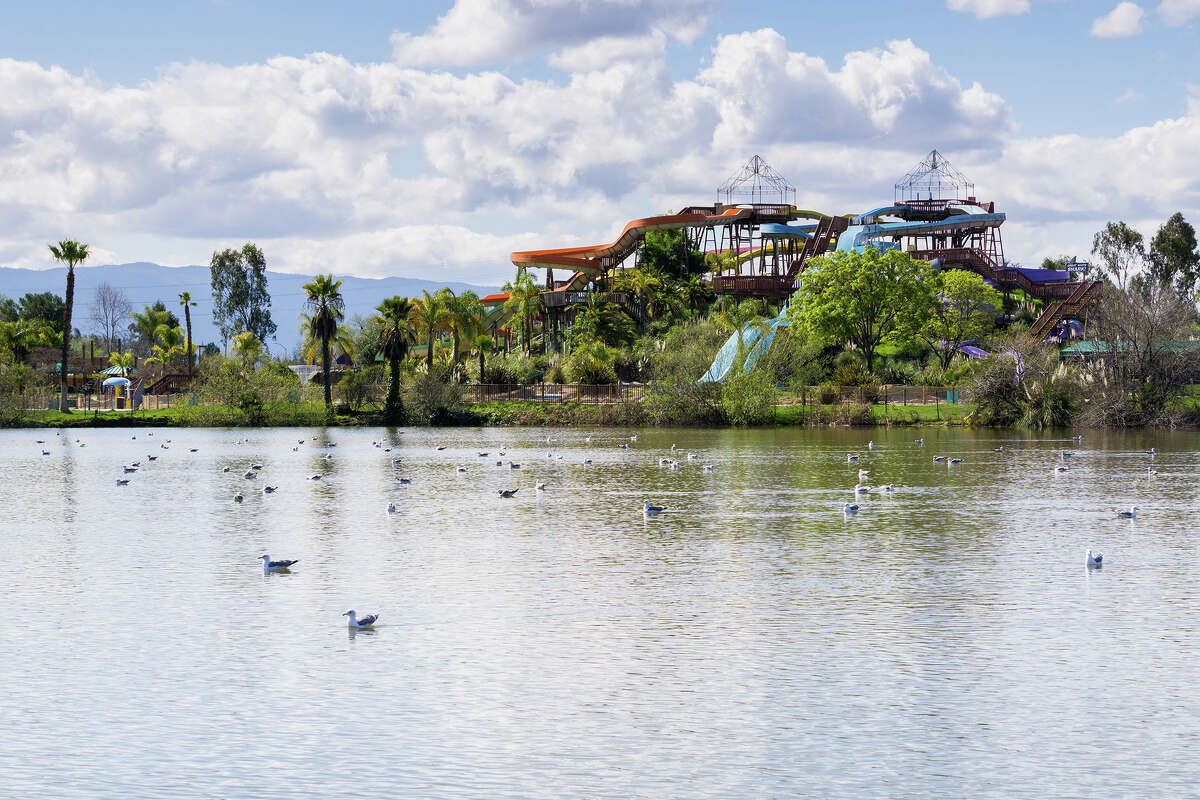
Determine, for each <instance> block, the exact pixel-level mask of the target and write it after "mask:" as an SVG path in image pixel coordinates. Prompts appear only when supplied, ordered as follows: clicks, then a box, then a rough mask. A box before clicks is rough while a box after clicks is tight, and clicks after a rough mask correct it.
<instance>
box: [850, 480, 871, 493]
mask: <svg viewBox="0 0 1200 800" xmlns="http://www.w3.org/2000/svg"><path fill="white" fill-rule="evenodd" d="M870 491H871V487H870V486H867V485H865V484H861V483H860V484H858V485H857V486H855V487H854V493H855V494H866V493H867V492H870Z"/></svg>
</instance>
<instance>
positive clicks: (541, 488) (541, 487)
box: [533, 481, 546, 492]
mask: <svg viewBox="0 0 1200 800" xmlns="http://www.w3.org/2000/svg"><path fill="white" fill-rule="evenodd" d="M533 488H534V489H537V490H538V491H539V492H543V491H545V490H546V484H545V483H544V482H542V481H538V482H537V483H535V484H534V485H533Z"/></svg>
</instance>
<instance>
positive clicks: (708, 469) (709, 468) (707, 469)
mask: <svg viewBox="0 0 1200 800" xmlns="http://www.w3.org/2000/svg"><path fill="white" fill-rule="evenodd" d="M704 471H705V472H712V471H713V465H712V464H705V465H704Z"/></svg>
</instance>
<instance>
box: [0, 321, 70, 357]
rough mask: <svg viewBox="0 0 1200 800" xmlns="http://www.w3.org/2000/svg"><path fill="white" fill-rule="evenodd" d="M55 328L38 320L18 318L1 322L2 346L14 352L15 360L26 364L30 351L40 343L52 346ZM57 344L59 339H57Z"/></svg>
mask: <svg viewBox="0 0 1200 800" xmlns="http://www.w3.org/2000/svg"><path fill="white" fill-rule="evenodd" d="M53 334H54V329H53V328H52V327H51V326H50V325H48V324H46V323H39V321H38V320H32V319H17V320H13V321H12V322H0V347H3V348H4V349H6V350H8V351H9V352H11V353H12V357H13V360H14V361H16V362H17V363H18V364H24V363H25V358H26V357H27V356H28V355H29V351H30V350H32V349H33V348H35V347H37V346H39V345H45V346H52V345H51V344H50V342H51V341H52V340H56V339H57V338H58V337H56V336H54V335H53ZM55 343H56V344H57V341H55Z"/></svg>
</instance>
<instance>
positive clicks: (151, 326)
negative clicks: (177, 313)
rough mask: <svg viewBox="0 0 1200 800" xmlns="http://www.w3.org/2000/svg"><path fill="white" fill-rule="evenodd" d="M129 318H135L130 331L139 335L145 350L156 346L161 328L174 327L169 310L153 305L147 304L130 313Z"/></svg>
mask: <svg viewBox="0 0 1200 800" xmlns="http://www.w3.org/2000/svg"><path fill="white" fill-rule="evenodd" d="M129 318H130V319H132V320H133V322H131V323H130V325H129V331H130V333H133V334H136V335H137V337H138V340H139V343H140V344H141V346H142V348H143V350H145V351H149V349H150V348H151V347H153V346H154V340H155V337H156V336H157V335H158V329H159V328H162V327H168V328H170V327H174V326H172V325H171V315H170V314H168V313H167V310H166V309H162V310H159V309H157V308H154V307H153V306H146V307H145V308H144V309H142V310H141V311H135V312H133V313H132V314H130V315H129ZM176 324H178V320H176Z"/></svg>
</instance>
